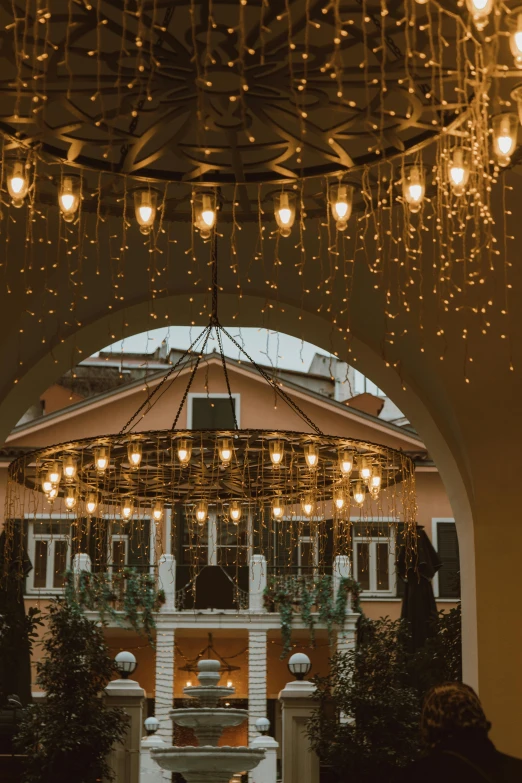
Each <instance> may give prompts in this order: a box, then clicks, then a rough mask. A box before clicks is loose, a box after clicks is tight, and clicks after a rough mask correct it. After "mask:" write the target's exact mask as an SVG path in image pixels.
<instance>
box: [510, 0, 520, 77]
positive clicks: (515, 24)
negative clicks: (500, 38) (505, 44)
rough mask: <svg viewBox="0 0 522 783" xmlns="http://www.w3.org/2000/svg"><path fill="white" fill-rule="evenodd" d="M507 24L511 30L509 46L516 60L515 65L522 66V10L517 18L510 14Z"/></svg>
mask: <svg viewBox="0 0 522 783" xmlns="http://www.w3.org/2000/svg"><path fill="white" fill-rule="evenodd" d="M507 24H508V26H509V28H510V30H511V35H510V36H509V46H510V49H511V54H512V55H513V57H514V60H515V66H516V67H517V68H522V12H519V13H518V14H517V15H516V17H515V18H513V17H512V16H511V17H509V16H508V17H507Z"/></svg>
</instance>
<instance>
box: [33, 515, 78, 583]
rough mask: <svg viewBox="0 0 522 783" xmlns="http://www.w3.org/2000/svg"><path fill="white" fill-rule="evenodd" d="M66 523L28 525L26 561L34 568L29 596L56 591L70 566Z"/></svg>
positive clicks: (38, 522) (68, 530)
mask: <svg viewBox="0 0 522 783" xmlns="http://www.w3.org/2000/svg"><path fill="white" fill-rule="evenodd" d="M69 534H70V527H69V522H66V521H62V520H60V519H49V518H47V519H39V520H35V521H34V522H30V523H29V558H30V560H31V563H32V565H33V570H32V571H31V572H30V574H29V576H28V581H27V589H28V592H38V591H40V590H45V591H58V590H61V589H62V588H63V582H64V574H65V572H66V571H67V569H68V568H69V565H70V559H71V555H70V541H69Z"/></svg>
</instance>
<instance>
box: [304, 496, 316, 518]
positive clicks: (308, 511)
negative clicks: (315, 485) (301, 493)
mask: <svg viewBox="0 0 522 783" xmlns="http://www.w3.org/2000/svg"><path fill="white" fill-rule="evenodd" d="M301 508H302V509H303V513H304V515H305V516H306V517H311V516H312V515H313V513H314V510H315V502H314V499H313V497H312V496H311V495H307V496H306V497H304V498H303V501H302V503H301Z"/></svg>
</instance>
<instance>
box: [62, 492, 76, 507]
mask: <svg viewBox="0 0 522 783" xmlns="http://www.w3.org/2000/svg"><path fill="white" fill-rule="evenodd" d="M64 503H65V507H66V509H68V511H72V510H73V508H75V507H76V492H75V491H74V489H73V488H72V487H70V488H69V489H68V491H67V495H66V497H65V499H64Z"/></svg>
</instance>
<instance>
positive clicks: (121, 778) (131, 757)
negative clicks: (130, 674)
mask: <svg viewBox="0 0 522 783" xmlns="http://www.w3.org/2000/svg"><path fill="white" fill-rule="evenodd" d="M105 693H106V698H107V703H108V705H109V706H110V707H123V709H124V711H125V712H126V713H127V715H128V716H129V723H128V726H127V730H126V732H125V737H124V738H123V741H122V742H118V743H117V744H116V745H115V746H114V747H113V749H112V751H111V754H110V756H109V764H110V767H111V769H112V771H113V774H114V783H140V747H141V734H142V729H143V700H144V698H145V691H144V690H143V688H141V687H140V686H139V684H138V683H137V682H136V681H135V680H129V679H127V680H113V681H112V682H110V683H109V684H108V685H107V687H106V688H105Z"/></svg>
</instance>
